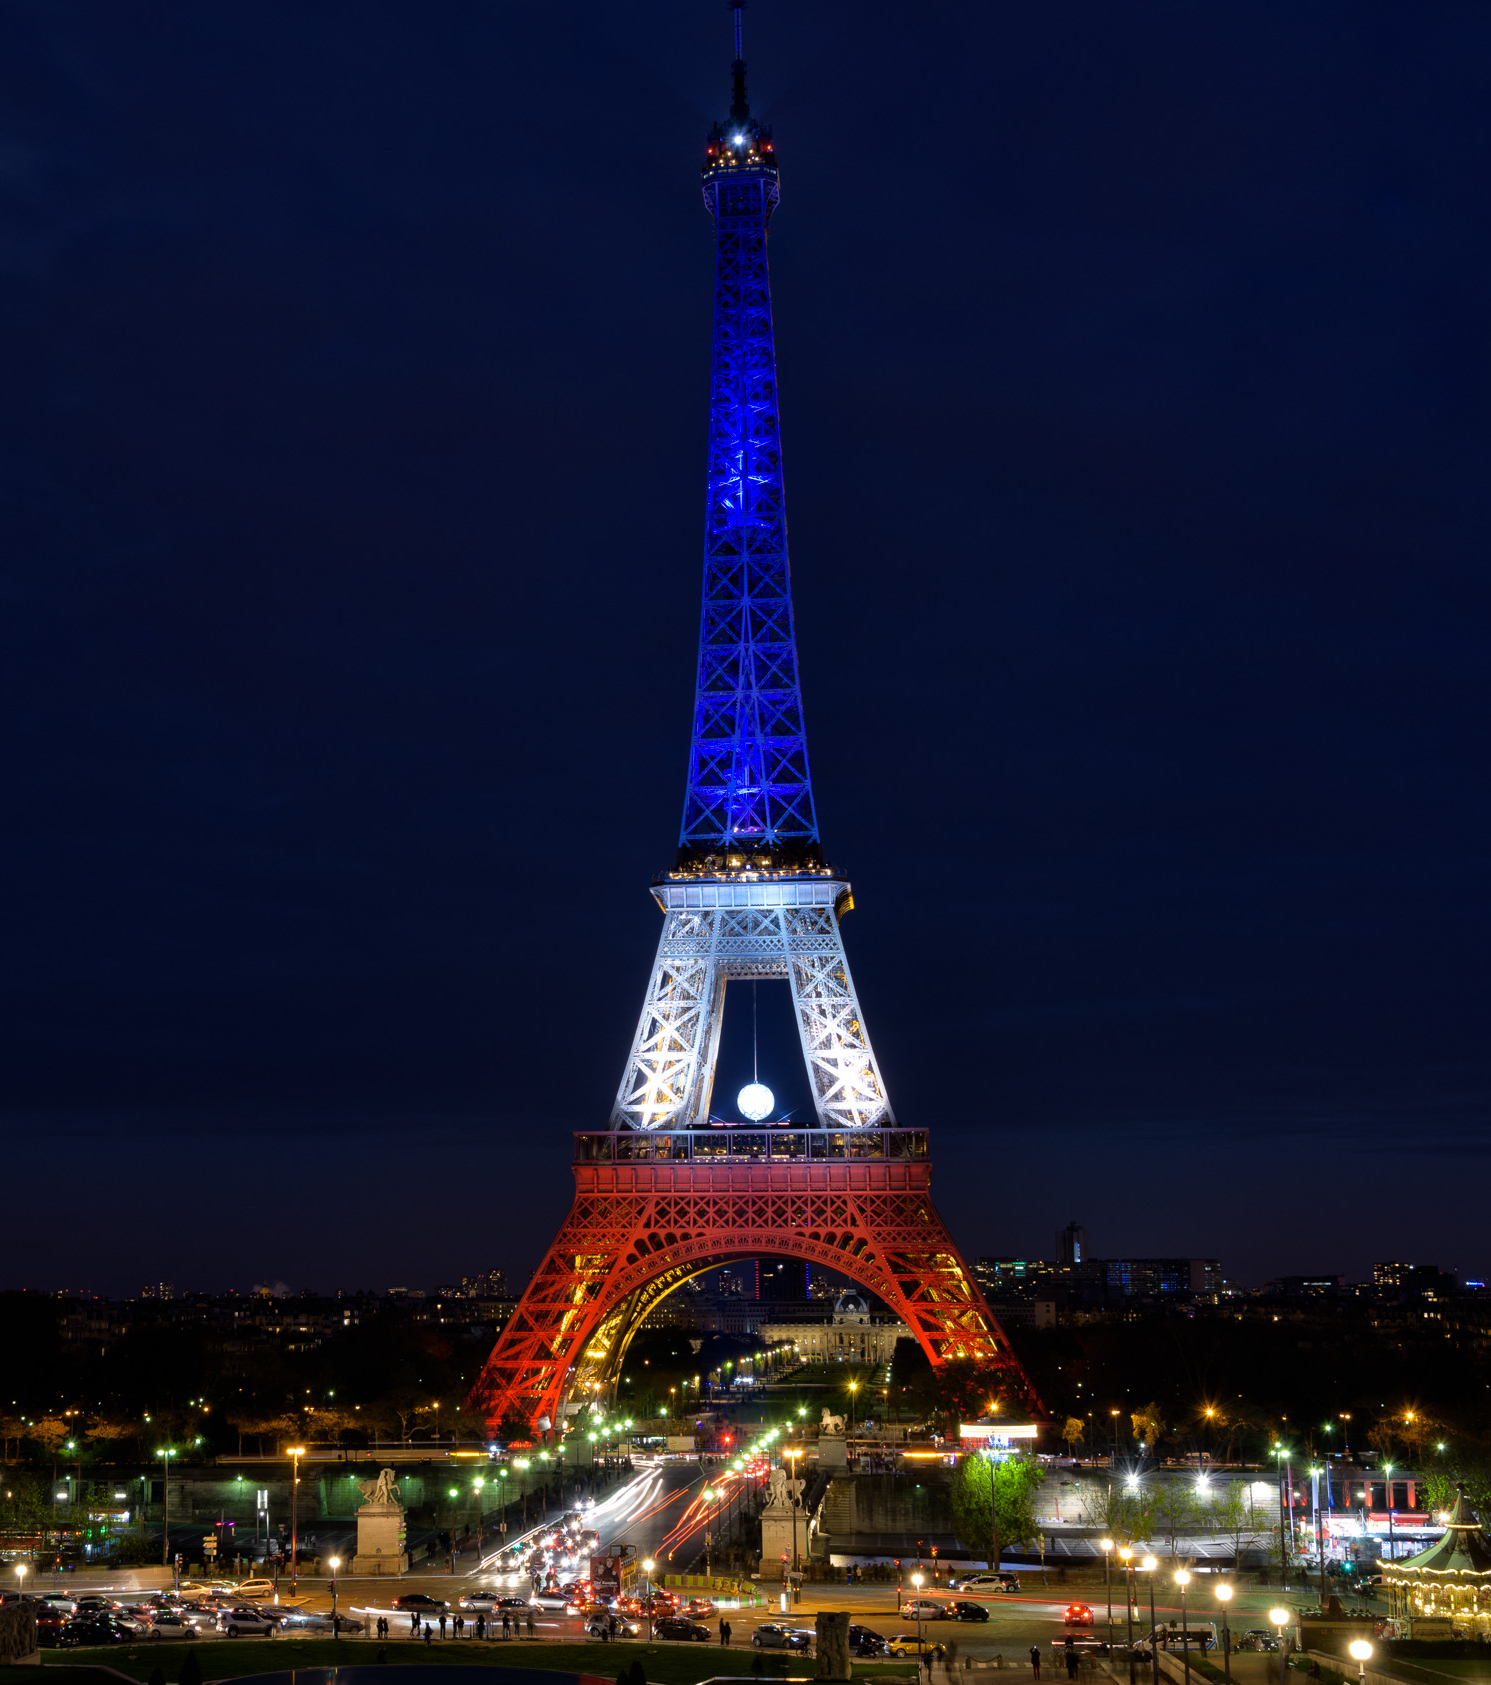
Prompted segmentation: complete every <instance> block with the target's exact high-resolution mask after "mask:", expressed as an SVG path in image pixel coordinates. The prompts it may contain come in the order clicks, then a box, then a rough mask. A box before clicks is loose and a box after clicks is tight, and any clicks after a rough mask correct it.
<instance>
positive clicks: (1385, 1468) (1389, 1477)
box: [1382, 1463, 1395, 1562]
mask: <svg viewBox="0 0 1491 1685" xmlns="http://www.w3.org/2000/svg"><path fill="white" fill-rule="evenodd" d="M1382 1472H1383V1474H1384V1476H1385V1477H1386V1478H1385V1480H1384V1482H1383V1488H1384V1490H1383V1494H1382V1495H1383V1497H1384V1498H1386V1499H1387V1559H1388V1561H1389V1562H1391V1561H1392V1560H1393V1556H1394V1554H1395V1553H1394V1549H1393V1465H1392V1464H1391V1463H1384V1464H1383V1465H1382Z"/></svg>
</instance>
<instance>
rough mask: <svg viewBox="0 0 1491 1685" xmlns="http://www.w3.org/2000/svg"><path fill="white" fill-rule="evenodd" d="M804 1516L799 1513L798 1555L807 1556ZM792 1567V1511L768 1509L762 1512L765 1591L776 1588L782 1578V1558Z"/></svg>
mask: <svg viewBox="0 0 1491 1685" xmlns="http://www.w3.org/2000/svg"><path fill="white" fill-rule="evenodd" d="M802 1530H803V1514H802V1511H801V1510H799V1511H798V1512H797V1555H798V1559H799V1560H801V1559H802V1557H803V1556H804V1555H805V1554H806V1547H807V1540H806V1539H805V1538H804V1537H803V1531H802ZM784 1556H785V1557H786V1558H787V1566H788V1567H789V1568H790V1567H791V1566H792V1511H791V1510H790V1509H787V1508H782V1509H777V1508H775V1507H768V1508H767V1509H764V1510H762V1512H761V1583H762V1587H763V1589H764V1588H766V1587H767V1586H768V1585H771V1586H774V1585H776V1584H777V1583H778V1581H780V1579H781V1577H782V1558H783V1557H784Z"/></svg>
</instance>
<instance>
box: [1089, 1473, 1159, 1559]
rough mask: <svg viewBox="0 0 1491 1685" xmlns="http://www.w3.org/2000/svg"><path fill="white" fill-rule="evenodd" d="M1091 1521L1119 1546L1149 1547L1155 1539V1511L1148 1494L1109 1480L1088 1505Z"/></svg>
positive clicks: (1141, 1489) (1142, 1489) (1146, 1491)
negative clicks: (1140, 1545) (1141, 1545)
mask: <svg viewBox="0 0 1491 1685" xmlns="http://www.w3.org/2000/svg"><path fill="white" fill-rule="evenodd" d="M1087 1520H1088V1521H1090V1522H1091V1523H1092V1524H1093V1525H1094V1526H1097V1527H1101V1528H1102V1529H1103V1531H1104V1532H1105V1533H1107V1534H1109V1535H1110V1536H1111V1537H1112V1538H1113V1539H1114V1540H1115V1541H1116V1542H1117V1543H1118V1544H1127V1545H1136V1544H1147V1543H1148V1542H1149V1541H1150V1540H1151V1539H1152V1538H1153V1537H1154V1536H1155V1517H1154V1507H1153V1504H1152V1502H1151V1496H1150V1493H1149V1491H1148V1490H1146V1489H1144V1488H1142V1487H1141V1488H1140V1489H1139V1490H1137V1491H1130V1490H1128V1489H1127V1488H1126V1487H1124V1486H1123V1485H1122V1484H1121V1483H1120V1482H1119V1481H1116V1480H1109V1481H1107V1482H1106V1483H1105V1484H1104V1485H1103V1487H1102V1488H1101V1490H1100V1492H1099V1494H1098V1496H1097V1497H1096V1498H1095V1499H1092V1500H1091V1501H1090V1502H1089V1503H1088V1505H1087Z"/></svg>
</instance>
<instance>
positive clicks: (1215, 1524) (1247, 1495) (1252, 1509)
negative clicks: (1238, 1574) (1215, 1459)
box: [1206, 1480, 1269, 1563]
mask: <svg viewBox="0 0 1491 1685" xmlns="http://www.w3.org/2000/svg"><path fill="white" fill-rule="evenodd" d="M1206 1519H1207V1525H1208V1526H1209V1527H1210V1528H1211V1530H1212V1531H1213V1532H1214V1533H1220V1534H1221V1535H1222V1536H1223V1537H1224V1538H1226V1539H1229V1540H1230V1541H1231V1543H1232V1560H1233V1562H1234V1563H1236V1562H1237V1560H1238V1559H1239V1558H1240V1557H1241V1555H1242V1548H1243V1543H1244V1541H1245V1540H1246V1541H1248V1542H1252V1541H1253V1540H1255V1539H1256V1538H1258V1536H1259V1535H1260V1534H1261V1533H1264V1532H1266V1531H1267V1529H1268V1526H1269V1512H1268V1511H1267V1510H1260V1509H1259V1508H1258V1507H1257V1505H1256V1504H1255V1503H1254V1502H1253V1493H1252V1490H1251V1488H1250V1487H1249V1486H1247V1485H1246V1484H1245V1483H1244V1482H1242V1481H1240V1480H1233V1481H1229V1482H1228V1483H1227V1485H1226V1486H1224V1487H1223V1488H1222V1490H1221V1491H1220V1492H1219V1493H1218V1494H1217V1496H1216V1497H1215V1498H1214V1499H1213V1500H1212V1503H1211V1507H1210V1509H1209V1511H1208V1513H1207V1518H1206Z"/></svg>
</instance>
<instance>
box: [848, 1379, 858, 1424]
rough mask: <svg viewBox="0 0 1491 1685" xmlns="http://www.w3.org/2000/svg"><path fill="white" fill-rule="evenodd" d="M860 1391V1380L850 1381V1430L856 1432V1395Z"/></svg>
mask: <svg viewBox="0 0 1491 1685" xmlns="http://www.w3.org/2000/svg"><path fill="white" fill-rule="evenodd" d="M858 1391H859V1382H858V1381H851V1382H850V1383H849V1431H850V1433H853V1432H854V1395H855V1393H857V1392H858Z"/></svg>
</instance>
